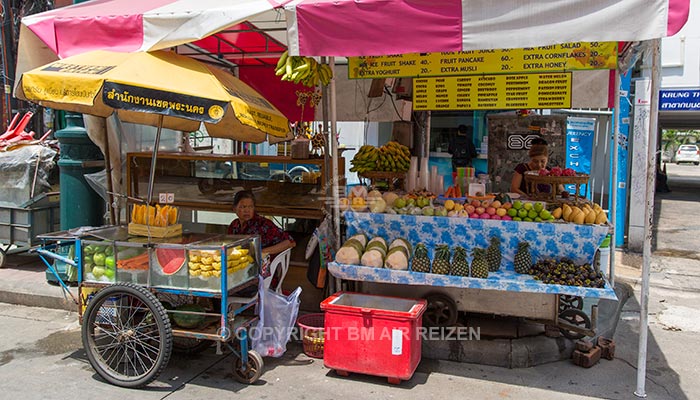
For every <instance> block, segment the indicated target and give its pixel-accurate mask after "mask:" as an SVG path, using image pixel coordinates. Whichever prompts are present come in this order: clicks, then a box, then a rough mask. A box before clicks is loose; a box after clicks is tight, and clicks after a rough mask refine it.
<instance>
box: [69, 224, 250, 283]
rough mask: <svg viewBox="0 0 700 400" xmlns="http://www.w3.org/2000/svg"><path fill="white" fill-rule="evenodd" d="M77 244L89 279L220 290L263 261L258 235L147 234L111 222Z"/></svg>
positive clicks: (242, 280)
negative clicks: (157, 235) (138, 234)
mask: <svg viewBox="0 0 700 400" xmlns="http://www.w3.org/2000/svg"><path fill="white" fill-rule="evenodd" d="M80 246H81V253H82V281H83V282H87V283H100V284H109V283H116V282H129V283H135V284H139V285H144V286H148V287H153V288H160V289H173V290H178V291H179V290H182V291H199V292H201V291H204V292H209V293H213V294H221V293H222V290H226V291H229V290H231V289H234V288H236V287H238V286H241V285H243V284H245V283H247V282H249V281H250V280H252V279H255V278H256V277H257V276H258V275H259V274H260V268H261V265H262V264H261V260H262V257H261V253H260V239H259V237H258V236H248V235H216V234H205V233H185V234H183V235H182V236H179V237H172V238H151V239H149V238H146V237H140V236H131V235H129V234H128V231H127V229H126V227H121V226H114V227H108V228H104V229H98V230H95V231H91V232H90V237H89V238H86V239H83V240H80ZM224 266H226V268H223V267H224ZM222 276H225V277H226V281H225V282H226V284H225V285H224V281H223V280H222Z"/></svg>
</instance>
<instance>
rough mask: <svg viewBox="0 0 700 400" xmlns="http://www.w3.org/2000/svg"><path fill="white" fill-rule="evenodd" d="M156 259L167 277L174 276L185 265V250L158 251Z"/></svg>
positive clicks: (160, 249)
mask: <svg viewBox="0 0 700 400" xmlns="http://www.w3.org/2000/svg"><path fill="white" fill-rule="evenodd" d="M156 259H157V260H158V264H159V265H160V267H161V269H162V270H163V273H164V274H165V275H173V274H175V273H177V271H179V270H180V268H182V266H183V265H185V261H186V260H187V257H186V256H185V249H163V248H157V249H156Z"/></svg>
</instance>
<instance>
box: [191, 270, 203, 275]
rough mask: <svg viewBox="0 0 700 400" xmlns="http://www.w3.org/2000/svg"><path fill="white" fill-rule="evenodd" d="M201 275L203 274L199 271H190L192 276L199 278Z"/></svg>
mask: <svg viewBox="0 0 700 400" xmlns="http://www.w3.org/2000/svg"><path fill="white" fill-rule="evenodd" d="M201 273H202V271H200V270H198V269H191V270H190V275H192V276H199V275H200V274H201Z"/></svg>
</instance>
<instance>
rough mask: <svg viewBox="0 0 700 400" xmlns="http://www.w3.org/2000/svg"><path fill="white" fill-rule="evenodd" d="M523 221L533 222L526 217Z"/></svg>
mask: <svg viewBox="0 0 700 400" xmlns="http://www.w3.org/2000/svg"><path fill="white" fill-rule="evenodd" d="M523 221H525V222H532V218H528V217H525V218H523Z"/></svg>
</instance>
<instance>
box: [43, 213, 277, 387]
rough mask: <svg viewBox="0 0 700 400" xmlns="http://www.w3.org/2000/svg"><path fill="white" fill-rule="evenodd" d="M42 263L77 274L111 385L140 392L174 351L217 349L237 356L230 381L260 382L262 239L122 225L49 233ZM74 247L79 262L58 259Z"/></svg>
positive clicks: (88, 340) (95, 350) (87, 325)
mask: <svg viewBox="0 0 700 400" xmlns="http://www.w3.org/2000/svg"><path fill="white" fill-rule="evenodd" d="M41 239H42V241H43V245H42V246H41V247H40V248H39V249H38V250H37V252H38V253H39V255H40V256H41V257H42V259H43V260H44V263H45V264H46V265H47V266H48V267H49V268H52V267H51V263H50V262H49V261H48V258H52V259H58V260H61V261H63V262H66V263H68V264H70V265H73V266H75V267H76V268H77V269H78V276H79V290H78V294H79V295H78V299H77V300H76V301H77V303H78V311H79V317H80V321H81V324H82V342H83V346H84V348H85V351H86V353H87V356H88V360H89V362H90V364H91V365H92V367H93V368H94V369H95V371H96V372H97V373H98V374H99V375H100V376H101V377H102V378H104V379H105V380H106V381H108V382H110V383H112V384H114V385H118V386H122V387H140V386H144V385H146V384H148V383H149V382H151V381H153V380H154V379H156V378H157V377H158V375H159V374H160V373H161V371H162V370H163V369H164V368H165V366H166V365H167V363H168V360H169V358H170V355H171V352H172V351H176V352H183V353H194V352H198V351H202V350H204V349H206V348H208V347H210V346H211V345H212V342H214V343H216V345H217V348H219V349H220V346H221V345H225V346H227V347H228V348H229V349H230V350H231V351H232V353H233V354H234V356H235V361H234V363H233V376H234V377H235V378H236V379H237V380H238V381H240V382H243V383H253V382H255V381H256V380H257V379H258V378H259V377H260V374H261V372H262V368H263V360H262V357H261V356H260V355H259V354H258V353H256V352H255V351H253V350H250V349H249V347H250V341H249V339H250V338H249V333H250V332H249V330H250V328H251V327H252V326H253V325H254V324H255V323H256V321H257V320H258V314H257V313H258V310H257V304H258V298H257V290H258V279H259V274H260V260H261V253H260V242H259V238H258V237H257V236H239V235H236V236H232V235H215V234H197V233H183V234H181V235H178V236H175V237H170V238H154V237H150V238H149V237H141V236H134V235H131V234H129V230H128V229H127V227H125V226H110V227H104V228H98V229H92V230H87V231H83V232H79V233H76V232H66V231H64V232H57V233H52V234H46V235H42V236H41ZM65 246H74V251H73V252H72V254H74V255H75V257H74V258H67V257H64V256H61V255H60V253H63V252H62V251H60V250H61V248H62V247H65Z"/></svg>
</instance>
